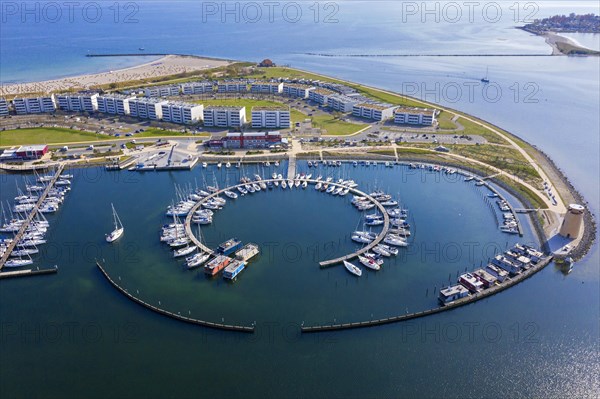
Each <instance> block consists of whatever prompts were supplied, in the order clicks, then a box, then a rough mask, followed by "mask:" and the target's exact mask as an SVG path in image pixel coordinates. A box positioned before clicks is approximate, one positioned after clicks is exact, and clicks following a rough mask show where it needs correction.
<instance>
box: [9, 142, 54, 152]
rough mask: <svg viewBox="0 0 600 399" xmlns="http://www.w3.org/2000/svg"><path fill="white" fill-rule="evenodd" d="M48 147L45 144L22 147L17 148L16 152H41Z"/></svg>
mask: <svg viewBox="0 0 600 399" xmlns="http://www.w3.org/2000/svg"><path fill="white" fill-rule="evenodd" d="M46 148H48V146H47V145H46V144H38V145H24V146H21V147H19V148H17V151H16V152H24V151H43V150H45V149H46Z"/></svg>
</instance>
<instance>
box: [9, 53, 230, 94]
mask: <svg viewBox="0 0 600 399" xmlns="http://www.w3.org/2000/svg"><path fill="white" fill-rule="evenodd" d="M231 63H232V61H229V60H221V59H216V58H204V57H200V56H194V55H173V54H170V55H166V56H163V57H159V58H157V59H154V60H152V61H148V62H144V63H142V64H138V65H134V66H130V67H126V68H121V69H115V70H108V71H104V72H99V73H92V74H82V75H75V76H68V77H64V78H59V79H50V80H44V81H36V82H26V83H9V84H3V85H1V86H0V96H19V95H25V94H33V93H50V92H60V91H69V90H76V89H79V90H86V89H89V88H91V87H94V86H101V85H106V84H112V83H116V84H118V83H122V82H128V81H132V80H142V79H153V78H159V77H163V76H170V75H176V74H179V73H188V72H199V71H203V70H208V69H213V68H218V67H221V66H227V65H230V64H231Z"/></svg>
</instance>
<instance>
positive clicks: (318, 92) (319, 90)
mask: <svg viewBox="0 0 600 399" xmlns="http://www.w3.org/2000/svg"><path fill="white" fill-rule="evenodd" d="M313 92H314V93H317V94H323V95H325V96H329V95H332V94H336V93H335V91H332V90H329V89H315V90H314V91H313Z"/></svg>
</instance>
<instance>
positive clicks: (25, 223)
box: [0, 164, 65, 271]
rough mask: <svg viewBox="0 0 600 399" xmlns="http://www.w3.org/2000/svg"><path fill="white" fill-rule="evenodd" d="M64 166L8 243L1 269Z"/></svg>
mask: <svg viewBox="0 0 600 399" xmlns="http://www.w3.org/2000/svg"><path fill="white" fill-rule="evenodd" d="M64 167H65V166H64V164H60V165H59V166H58V169H57V170H56V173H55V174H54V176H53V177H52V180H50V182H48V185H47V186H46V189H45V190H44V192H43V193H42V195H40V198H39V199H38V201H37V203H36V204H35V206H34V207H33V209H32V210H31V212H29V215H28V216H27V219H25V222H24V223H23V224H22V225H21V228H19V231H18V232H17V234H16V235H15V237H14V239H13V240H12V242H11V243H10V244H9V245H8V247H7V248H6V252H5V253H4V255H2V258H0V271H1V270H2V268H4V264H5V263H6V261H7V260H8V258H9V256H10V254H11V252H12V251H13V249H15V247H16V246H17V243H18V242H19V241H20V240H21V238H23V235H24V234H25V231H27V228H29V224H30V223H31V221H32V220H33V218H34V217H35V216H36V215H37V213H38V210H39V209H40V207H41V206H42V203H43V202H44V200H45V199H46V197H47V196H48V193H49V192H50V190H51V189H52V188H53V187H54V183H56V181H57V180H58V178H59V177H60V174H61V173H62V171H63V169H64Z"/></svg>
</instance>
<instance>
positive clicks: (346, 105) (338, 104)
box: [327, 94, 360, 112]
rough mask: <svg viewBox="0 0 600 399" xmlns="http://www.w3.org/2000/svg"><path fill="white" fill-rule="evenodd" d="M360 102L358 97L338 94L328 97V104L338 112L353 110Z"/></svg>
mask: <svg viewBox="0 0 600 399" xmlns="http://www.w3.org/2000/svg"><path fill="white" fill-rule="evenodd" d="M359 102H360V101H359V100H358V99H356V98H352V97H348V96H343V95H341V94H336V95H333V96H329V98H328V99H327V106H328V107H329V108H331V109H333V110H334V111H338V112H352V107H354V106H355V105H356V104H358V103H359Z"/></svg>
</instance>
